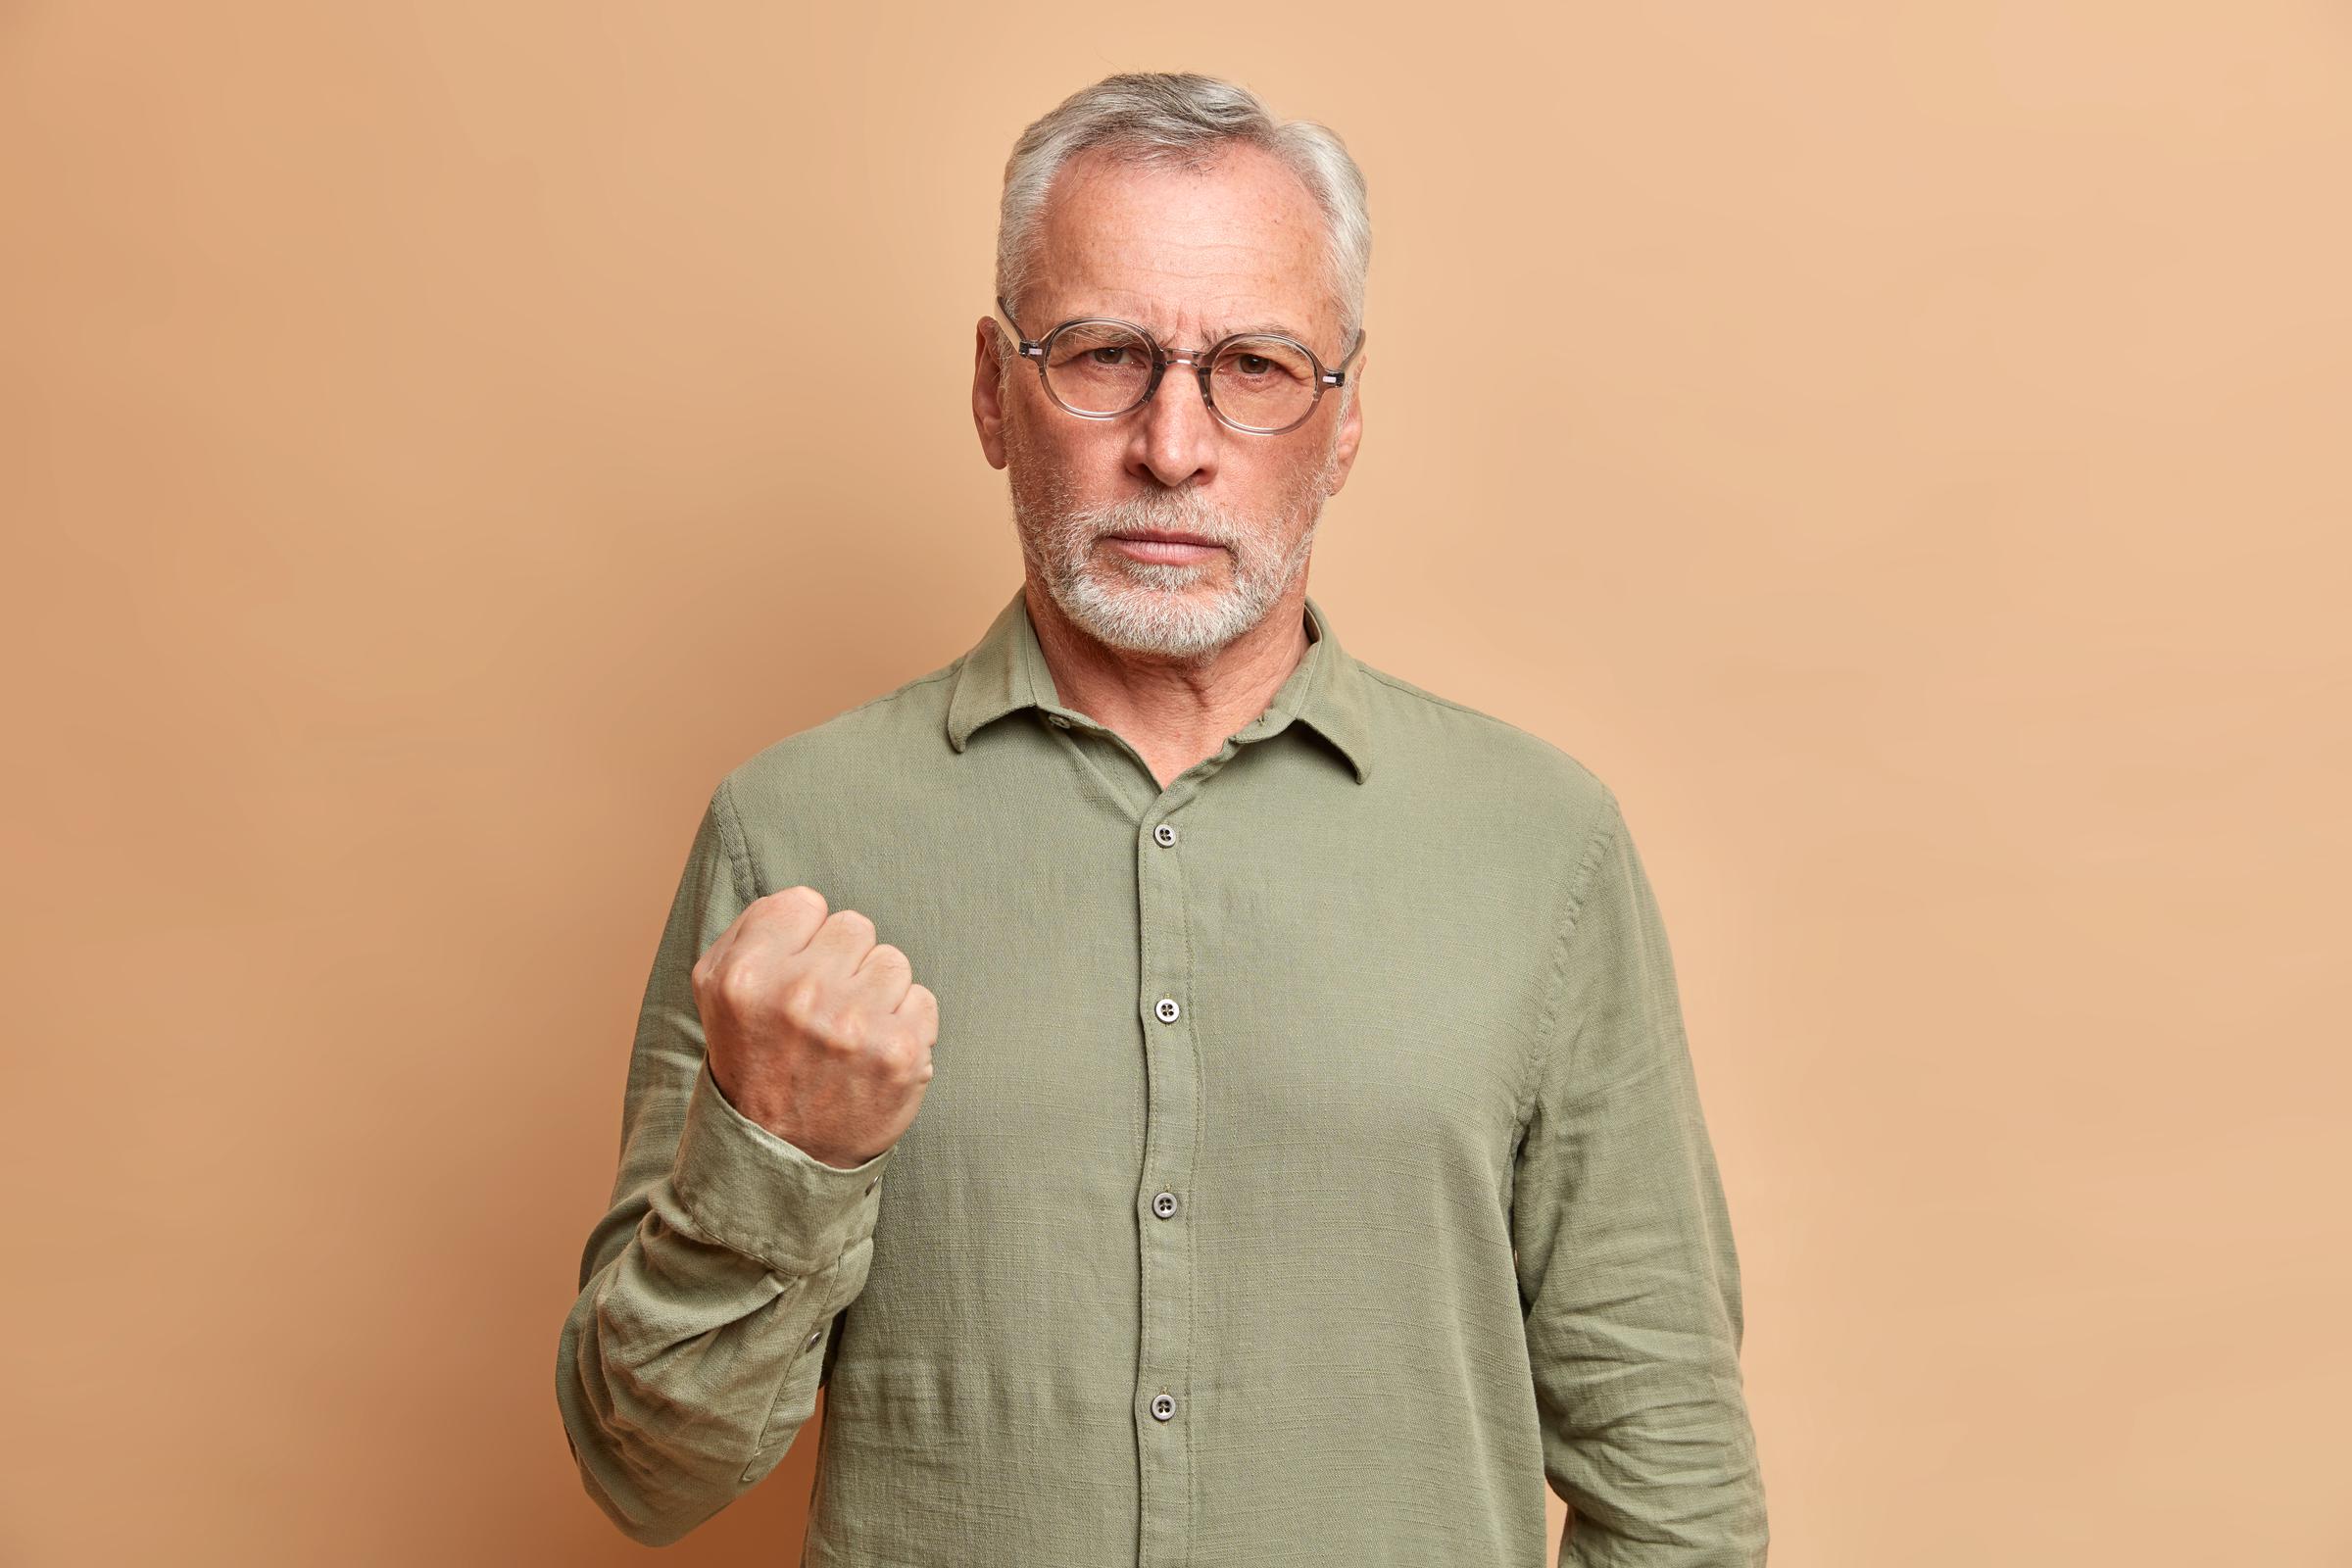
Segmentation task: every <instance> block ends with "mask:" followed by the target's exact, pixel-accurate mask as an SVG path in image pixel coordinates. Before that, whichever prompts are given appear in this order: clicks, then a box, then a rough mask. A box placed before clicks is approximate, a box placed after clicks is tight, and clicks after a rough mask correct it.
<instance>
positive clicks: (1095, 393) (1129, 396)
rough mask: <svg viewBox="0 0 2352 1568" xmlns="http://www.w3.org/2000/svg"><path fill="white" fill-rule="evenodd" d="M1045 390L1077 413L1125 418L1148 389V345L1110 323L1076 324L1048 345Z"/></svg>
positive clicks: (1150, 356)
mask: <svg viewBox="0 0 2352 1568" xmlns="http://www.w3.org/2000/svg"><path fill="white" fill-rule="evenodd" d="M1039 363H1040V364H1041V365H1043V366H1044V367H1045V370H1046V388H1047V390H1048V391H1050V392H1052V393H1053V394H1054V398H1055V399H1056V400H1057V401H1058V402H1060V403H1061V404H1062V406H1063V407H1065V408H1069V409H1074V410H1076V411H1077V412H1078V413H1080V414H1124V413H1126V412H1127V411H1128V410H1129V409H1132V408H1134V407H1135V405H1136V404H1137V403H1138V402H1140V401H1141V400H1142V398H1143V395H1144V388H1146V387H1147V386H1150V385H1151V384H1152V345H1151V344H1150V343H1149V342H1147V341H1146V340H1145V339H1144V337H1143V336H1142V334H1140V333H1138V332H1135V331H1133V330H1131V329H1129V328H1127V327H1123V326H1118V325H1115V324H1113V323H1111V322H1108V321H1074V322H1072V323H1071V324H1070V325H1068V326H1065V327H1063V328H1062V329H1061V330H1060V331H1059V332H1056V333H1055V334H1054V341H1053V342H1052V343H1050V344H1048V345H1047V346H1046V357H1045V358H1044V359H1043V360H1041V361H1040V362H1039Z"/></svg>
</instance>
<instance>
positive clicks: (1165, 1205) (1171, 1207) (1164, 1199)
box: [1152, 1192, 1176, 1219]
mask: <svg viewBox="0 0 2352 1568" xmlns="http://www.w3.org/2000/svg"><path fill="white" fill-rule="evenodd" d="M1175 1212H1176V1195H1175V1194H1174V1193H1166V1192H1161V1193H1153V1194H1152V1213H1154V1214H1157V1215H1158V1216H1159V1217H1160V1218H1161V1219H1166V1218H1167V1217H1168V1216H1169V1215H1171V1214H1173V1213H1175Z"/></svg>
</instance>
